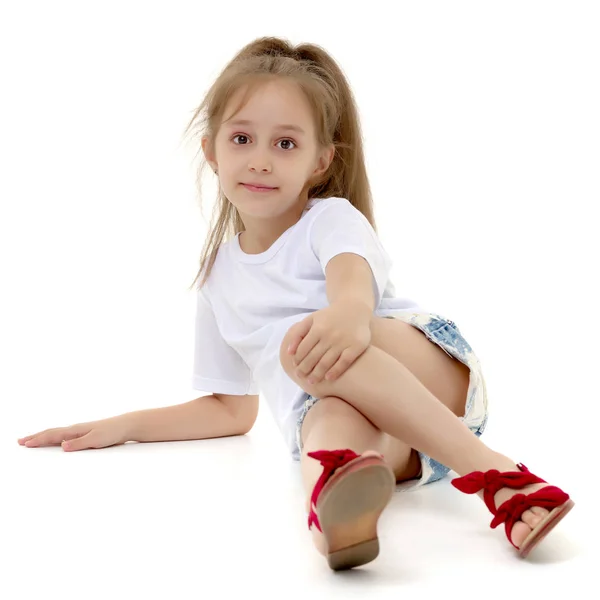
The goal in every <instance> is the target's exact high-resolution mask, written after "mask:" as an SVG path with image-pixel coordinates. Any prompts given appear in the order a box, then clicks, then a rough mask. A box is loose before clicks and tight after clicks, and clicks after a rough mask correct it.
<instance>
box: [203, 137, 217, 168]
mask: <svg viewBox="0 0 600 600" xmlns="http://www.w3.org/2000/svg"><path fill="white" fill-rule="evenodd" d="M201 144H202V152H203V153H204V158H205V159H206V162H207V163H208V164H209V165H210V168H211V169H212V170H213V171H215V170H216V169H217V168H218V165H217V161H216V160H215V157H214V154H212V152H211V151H210V145H209V139H208V137H206V136H202V140H201Z"/></svg>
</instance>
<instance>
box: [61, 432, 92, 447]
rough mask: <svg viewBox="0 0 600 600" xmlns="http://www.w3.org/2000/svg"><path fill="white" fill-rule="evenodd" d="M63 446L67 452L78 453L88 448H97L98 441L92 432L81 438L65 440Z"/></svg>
mask: <svg viewBox="0 0 600 600" xmlns="http://www.w3.org/2000/svg"><path fill="white" fill-rule="evenodd" d="M61 445H62V449H63V450H64V451H65V452H76V451H77V450H85V449H87V448H97V447H98V441H97V439H96V436H95V435H94V432H93V431H90V432H89V433H86V434H85V435H82V436H80V437H75V438H71V439H70V440H65V441H64V442H63V443H62V444H61Z"/></svg>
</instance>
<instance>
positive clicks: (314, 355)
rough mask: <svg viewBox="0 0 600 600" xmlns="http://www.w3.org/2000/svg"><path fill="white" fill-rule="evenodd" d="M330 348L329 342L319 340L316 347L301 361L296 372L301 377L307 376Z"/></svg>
mask: <svg viewBox="0 0 600 600" xmlns="http://www.w3.org/2000/svg"><path fill="white" fill-rule="evenodd" d="M328 350H329V344H326V343H325V342H323V341H318V342H317V343H316V345H315V346H314V348H313V349H312V350H311V351H310V352H309V353H308V354H307V355H306V357H305V358H304V359H303V360H302V362H301V363H299V364H298V366H297V367H296V373H298V374H299V375H300V376H301V377H306V376H307V375H308V374H309V373H311V372H312V370H313V369H314V368H315V367H316V366H317V363H318V362H319V361H320V360H321V359H322V358H323V356H324V355H325V353H326V352H327V351H328Z"/></svg>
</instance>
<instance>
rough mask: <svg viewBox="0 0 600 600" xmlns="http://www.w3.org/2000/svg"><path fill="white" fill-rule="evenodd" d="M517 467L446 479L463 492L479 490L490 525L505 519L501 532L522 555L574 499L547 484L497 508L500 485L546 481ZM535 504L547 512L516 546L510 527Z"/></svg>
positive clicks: (554, 522)
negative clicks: (490, 518)
mask: <svg viewBox="0 0 600 600" xmlns="http://www.w3.org/2000/svg"><path fill="white" fill-rule="evenodd" d="M517 468H518V469H519V470H518V471H506V472H504V473H501V472H500V471H497V470H496V469H491V470H489V471H486V472H485V473H484V472H482V471H473V472H472V473H468V474H467V475H464V476H463V477H457V478H456V479H453V480H452V481H451V482H450V483H452V485H453V486H454V487H455V488H456V489H458V490H460V491H461V492H464V493H465V494H476V493H477V492H479V491H481V490H483V501H484V502H485V505H486V506H487V507H488V509H489V511H490V512H491V513H492V514H493V515H494V518H493V519H492V522H491V523H490V527H491V528H492V529H494V528H496V527H498V525H500V524H501V523H505V532H506V537H507V538H508V541H509V542H510V543H511V544H512V545H513V546H514V547H515V548H517V550H518V551H519V556H521V557H522V558H525V557H526V556H527V555H528V554H529V553H530V552H531V551H532V550H533V548H534V547H535V546H537V545H538V543H539V542H541V541H542V539H543V538H544V537H546V535H547V534H548V533H549V532H550V531H551V530H552V529H553V528H554V526H555V525H556V524H557V523H558V522H559V521H560V520H561V519H562V518H563V517H564V516H565V515H566V514H567V513H568V512H569V511H570V510H571V509H572V508H573V506H574V505H575V503H574V502H573V500H571V499H570V498H569V495H568V494H567V493H565V492H563V491H562V490H561V489H560V488H557V487H556V486H553V485H548V486H546V487H544V488H541V489H539V490H537V491H536V492H533V493H531V494H515V495H514V496H512V497H511V498H509V499H508V500H507V501H506V502H503V503H502V504H501V505H500V506H499V507H498V508H496V506H495V504H494V494H495V493H496V492H497V491H499V490H500V489H502V488H503V487H509V488H512V489H521V488H523V487H525V486H527V485H531V484H532V483H546V481H545V480H544V479H541V478H540V477H538V476H537V475H534V474H533V473H531V472H530V471H529V469H528V468H527V467H526V466H525V465H523V464H518V465H517ZM533 506H539V507H541V508H545V509H547V510H548V511H549V513H548V515H547V516H546V517H545V518H544V519H542V521H540V523H538V525H537V526H536V527H535V528H534V529H532V531H531V533H530V534H529V535H528V536H527V537H526V538H525V539H524V540H523V543H522V544H521V546H520V547H518V546H516V544H515V543H514V542H513V541H512V537H511V530H512V527H513V525H514V524H515V523H516V522H517V521H518V520H519V519H520V518H521V515H522V514H523V513H524V512H525V511H526V510H527V509H529V508H532V507H533Z"/></svg>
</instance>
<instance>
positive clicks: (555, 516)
mask: <svg viewBox="0 0 600 600" xmlns="http://www.w3.org/2000/svg"><path fill="white" fill-rule="evenodd" d="M574 506H575V503H574V502H573V500H571V499H570V498H569V500H567V501H566V502H565V503H564V504H561V505H560V506H557V507H556V508H555V509H554V510H552V511H550V512H549V513H548V515H547V516H546V517H545V519H544V520H543V521H540V523H539V524H538V526H537V527H536V528H535V529H533V530H532V531H531V533H530V534H529V535H528V536H527V537H526V538H525V539H524V540H523V543H522V544H521V547H520V548H519V551H518V552H519V556H520V557H521V558H526V557H527V555H528V554H529V553H530V552H531V551H532V550H533V549H534V548H535V547H536V546H537V545H538V544H539V543H540V542H541V541H542V540H543V539H544V538H545V537H546V536H547V535H548V534H549V533H550V532H551V531H552V530H553V529H554V527H555V526H556V525H558V523H559V521H561V520H562V519H563V518H564V517H565V516H566V514H567V513H568V512H569V511H570V510H571V509H572V508H573V507H574Z"/></svg>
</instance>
